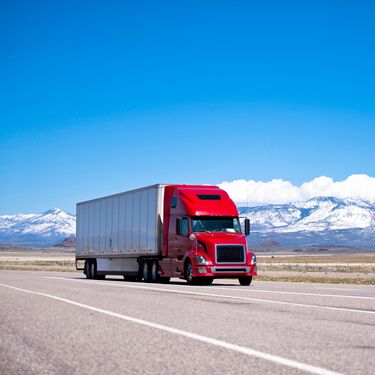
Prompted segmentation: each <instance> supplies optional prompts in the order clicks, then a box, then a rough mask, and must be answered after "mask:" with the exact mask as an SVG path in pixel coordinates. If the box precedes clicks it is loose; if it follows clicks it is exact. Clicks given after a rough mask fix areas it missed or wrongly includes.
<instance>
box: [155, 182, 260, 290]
mask: <svg viewBox="0 0 375 375" xmlns="http://www.w3.org/2000/svg"><path fill="white" fill-rule="evenodd" d="M163 222H164V223H163V246H162V249H163V251H162V252H163V253H162V255H163V258H162V259H161V260H160V261H159V274H160V276H161V277H180V278H183V279H186V281H187V282H188V283H190V284H198V283H199V284H201V283H203V284H210V283H211V282H212V280H213V279H218V278H238V280H239V282H240V284H241V285H250V283H251V281H252V277H253V276H256V275H257V269H256V256H255V254H254V253H252V252H250V251H248V248H247V241H246V235H248V234H249V230H250V224H249V220H248V219H245V222H244V224H245V225H244V227H245V230H244V233H243V232H242V230H241V225H240V220H239V217H238V211H237V208H236V205H235V204H234V202H233V201H232V200H231V199H230V198H229V196H228V194H227V193H226V192H225V191H224V190H222V189H220V188H219V187H217V186H205V185H167V186H166V187H165V192H164V220H163Z"/></svg>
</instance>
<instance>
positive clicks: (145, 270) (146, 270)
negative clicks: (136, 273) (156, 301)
mask: <svg viewBox="0 0 375 375" xmlns="http://www.w3.org/2000/svg"><path fill="white" fill-rule="evenodd" d="M142 278H143V281H144V282H146V283H149V282H150V267H149V263H148V262H147V261H146V260H145V261H144V262H143V264H142Z"/></svg>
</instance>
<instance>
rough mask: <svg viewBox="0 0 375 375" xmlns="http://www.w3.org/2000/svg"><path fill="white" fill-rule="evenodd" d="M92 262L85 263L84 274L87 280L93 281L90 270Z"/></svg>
mask: <svg viewBox="0 0 375 375" xmlns="http://www.w3.org/2000/svg"><path fill="white" fill-rule="evenodd" d="M90 263H91V262H90V261H89V260H86V261H85V271H84V274H85V275H86V279H91V268H90Z"/></svg>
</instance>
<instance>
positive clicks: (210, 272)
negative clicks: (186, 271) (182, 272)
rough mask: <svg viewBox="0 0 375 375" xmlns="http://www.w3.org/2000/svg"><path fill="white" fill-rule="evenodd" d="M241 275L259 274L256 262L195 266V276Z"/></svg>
mask: <svg viewBox="0 0 375 375" xmlns="http://www.w3.org/2000/svg"><path fill="white" fill-rule="evenodd" d="M240 276H257V266H256V264H254V265H252V266H248V265H242V266H239V265H235V266H234V265H220V266H218V265H216V266H206V265H196V266H194V267H193V277H214V278H221V279H223V278H235V277H240Z"/></svg>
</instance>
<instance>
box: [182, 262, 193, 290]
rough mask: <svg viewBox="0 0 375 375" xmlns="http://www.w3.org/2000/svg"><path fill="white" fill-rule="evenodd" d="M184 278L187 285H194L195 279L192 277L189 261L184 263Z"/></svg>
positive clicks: (191, 267)
mask: <svg viewBox="0 0 375 375" xmlns="http://www.w3.org/2000/svg"><path fill="white" fill-rule="evenodd" d="M184 276H185V280H186V282H187V283H188V284H189V285H193V284H194V283H195V278H194V277H193V266H192V264H191V262H190V261H189V260H188V261H187V262H186V263H185V272H184Z"/></svg>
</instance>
